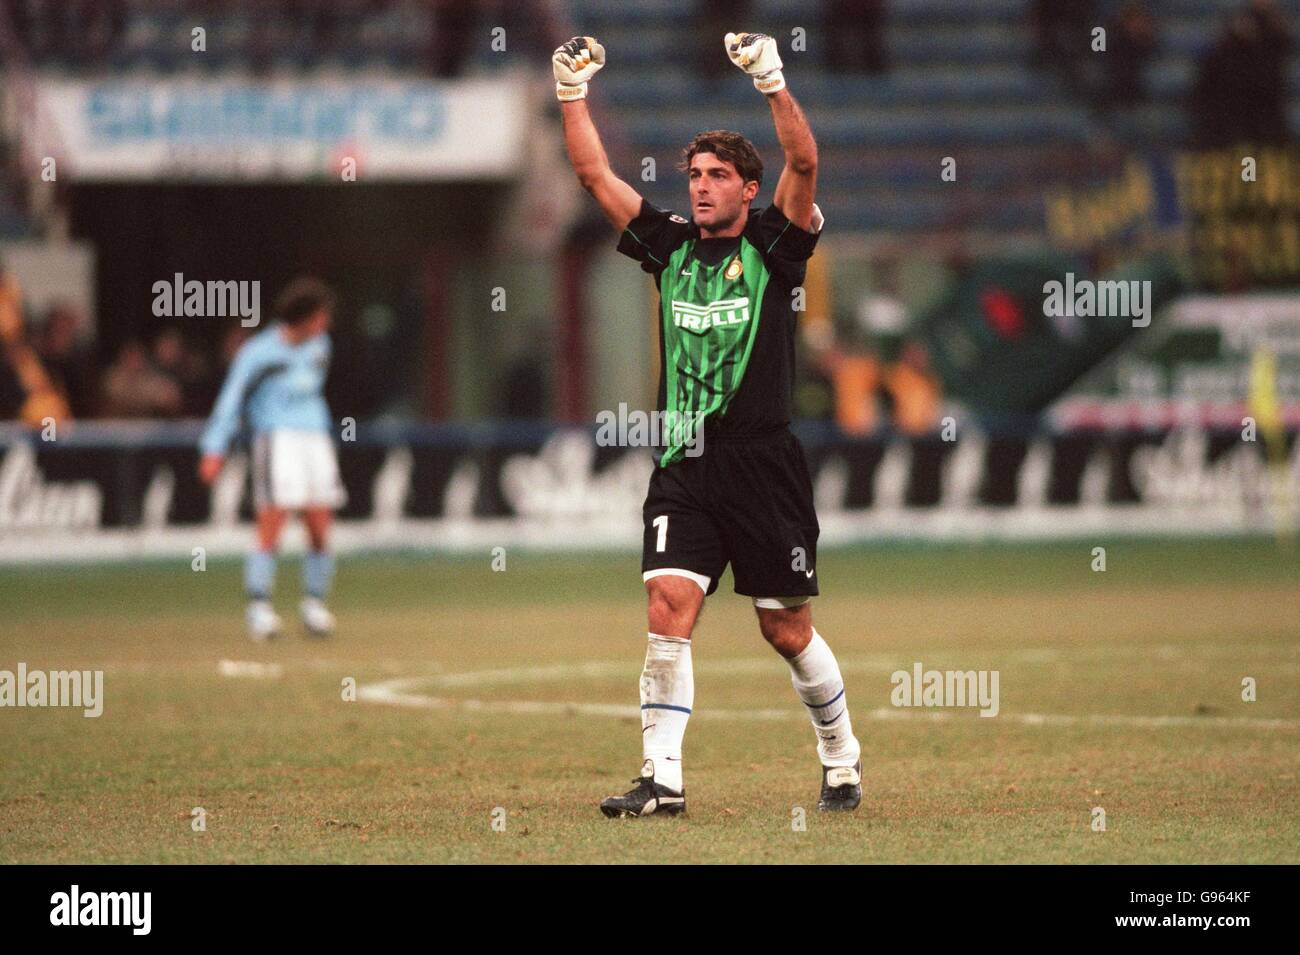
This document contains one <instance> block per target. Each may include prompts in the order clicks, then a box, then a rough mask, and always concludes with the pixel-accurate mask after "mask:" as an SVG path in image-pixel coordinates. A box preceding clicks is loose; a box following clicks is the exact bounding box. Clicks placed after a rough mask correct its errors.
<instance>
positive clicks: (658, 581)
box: [646, 577, 703, 637]
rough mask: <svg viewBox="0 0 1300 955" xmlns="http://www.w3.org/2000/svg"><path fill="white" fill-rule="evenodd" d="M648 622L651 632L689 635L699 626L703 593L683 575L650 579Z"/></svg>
mask: <svg viewBox="0 0 1300 955" xmlns="http://www.w3.org/2000/svg"><path fill="white" fill-rule="evenodd" d="M646 596H647V597H648V598H649V605H648V608H647V615H648V623H649V626H650V632H651V633H658V634H662V635H663V636H672V637H689V636H690V635H691V630H692V629H693V628H694V626H695V617H696V615H697V614H698V612H699V606H700V602H701V600H702V598H703V594H701V593H700V590H699V587H697V586H696V585H695V584H694V583H693V582H692V581H689V580H686V579H684V578H681V577H655V578H652V579H651V580H648V581H646Z"/></svg>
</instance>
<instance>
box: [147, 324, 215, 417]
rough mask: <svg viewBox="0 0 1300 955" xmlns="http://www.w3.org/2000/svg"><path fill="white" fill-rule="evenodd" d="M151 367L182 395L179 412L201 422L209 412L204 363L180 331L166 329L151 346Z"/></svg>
mask: <svg viewBox="0 0 1300 955" xmlns="http://www.w3.org/2000/svg"><path fill="white" fill-rule="evenodd" d="M153 364H154V367H155V368H157V369H158V372H159V374H162V375H165V376H167V377H168V378H170V379H171V380H172V382H174V383H175V385H176V387H178V388H179V389H180V391H181V411H182V413H183V414H184V415H186V416H187V417H192V418H200V417H203V416H204V415H206V414H207V413H208V411H209V410H210V401H209V394H210V392H209V375H208V369H207V367H206V364H205V363H204V361H203V359H202V358H201V357H200V356H199V355H198V354H196V353H195V352H194V351H193V350H191V349H190V348H189V347H188V346H187V345H186V344H185V338H184V336H182V335H181V333H180V329H178V328H175V327H169V328H165V329H163V330H162V331H161V332H159V334H158V337H157V338H155V339H154V342H153Z"/></svg>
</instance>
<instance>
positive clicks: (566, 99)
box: [555, 83, 587, 103]
mask: <svg viewBox="0 0 1300 955" xmlns="http://www.w3.org/2000/svg"><path fill="white" fill-rule="evenodd" d="M555 98H556V99H558V100H559V101H560V102H561V103H572V102H573V101H574V100H580V99H586V98H587V84H586V83H556V84H555Z"/></svg>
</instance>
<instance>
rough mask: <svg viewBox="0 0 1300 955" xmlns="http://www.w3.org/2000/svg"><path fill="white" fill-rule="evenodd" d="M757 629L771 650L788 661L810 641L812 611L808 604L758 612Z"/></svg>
mask: <svg viewBox="0 0 1300 955" xmlns="http://www.w3.org/2000/svg"><path fill="white" fill-rule="evenodd" d="M758 627H759V629H760V630H761V631H762V633H763V639H764V640H766V641H767V642H768V643H770V644H771V645H772V649H773V650H775V651H776V652H777V653H779V654H781V656H783V657H785V658H786V659H789V658H791V657H796V656H798V655H799V654H800V653H802V652H803V650H804V648H805V647H807V646H808V642H809V641H810V640H812V609H811V606H810V605H809V604H804V605H803V606H801V607H793V608H789V609H782V610H762V609H760V610H759V611H758Z"/></svg>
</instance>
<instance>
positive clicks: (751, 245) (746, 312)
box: [618, 200, 821, 467]
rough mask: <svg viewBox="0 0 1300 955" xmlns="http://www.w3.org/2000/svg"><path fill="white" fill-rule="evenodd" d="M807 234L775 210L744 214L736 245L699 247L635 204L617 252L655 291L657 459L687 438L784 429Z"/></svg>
mask: <svg viewBox="0 0 1300 955" xmlns="http://www.w3.org/2000/svg"><path fill="white" fill-rule="evenodd" d="M814 220H815V221H814V227H815V228H818V230H819V231H818V232H816V233H813V232H806V231H805V230H803V229H801V228H799V227H798V226H796V225H794V224H793V223H792V222H790V220H789V219H787V218H786V217H785V216H784V215H782V213H781V210H779V209H778V208H777V207H776V206H768V207H767V208H766V209H750V212H749V219H748V221H747V222H746V224H745V229H744V231H743V232H742V233H741V234H740V235H738V236H732V237H729V238H721V239H706V238H702V237H701V236H700V230H699V227H698V226H696V225H695V223H694V222H691V221H687V220H686V219H683V218H682V217H681V216H679V215H674V214H672V213H670V212H666V211H664V210H662V209H657V208H655V207H654V206H652V205H650V203H648V202H646V201H644V200H643V201H642V203H641V212H640V214H639V215H638V216H637V217H636V218H635V219H633V220H632V221H631V222H630V223H628V226H627V229H625V230H624V232H623V234H622V235H621V236H620V237H619V242H618V250H619V251H620V252H622V253H623V254H624V255H627V256H631V257H632V258H634V259H636V260H637V261H639V262H640V263H641V268H642V269H644V270H645V271H646V272H649V273H650V274H652V275H654V277H655V281H656V284H657V285H658V286H659V298H660V307H659V312H660V321H659V348H660V358H661V359H662V361H661V368H662V371H661V373H660V377H659V410H660V411H661V412H664V418H665V421H666V422H670V423H671V422H683V421H685V422H688V423H689V428H688V429H686V430H685V431H683V429H680V428H673V429H672V431H671V432H670V437H669V438H668V440H667V441H666V442H665V444H666V450H665V451H664V452H663V454H662V455H661V456H660V458H659V463H660V465H662V466H664V467H666V466H668V465H670V464H672V463H673V462H675V461H677V460H679V459H680V458H681V457H682V456H683V454H684V444H685V441H686V440H687V439H688V437H689V435H690V434H691V433H692V432H693V429H695V428H699V427H701V426H702V427H703V428H704V436H705V438H706V440H707V439H708V438H710V437H715V436H716V437H727V438H744V437H746V436H751V435H752V436H759V435H765V434H771V433H772V432H774V431H777V430H779V429H781V428H784V427H786V426H787V425H789V423H790V409H791V390H792V388H793V384H794V337H795V327H796V321H797V317H798V316H797V313H796V311H795V308H794V305H795V299H794V290H795V288H797V287H798V286H800V285H802V284H803V280H804V271H805V268H806V263H807V261H808V257H809V256H811V255H812V252H813V248H814V247H815V246H816V244H817V237H818V235H819V234H820V224H821V213H820V211H815V212H814Z"/></svg>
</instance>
